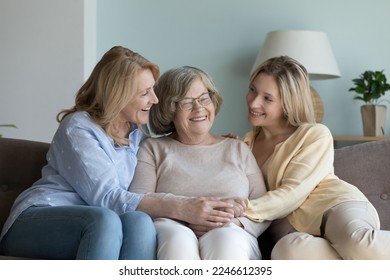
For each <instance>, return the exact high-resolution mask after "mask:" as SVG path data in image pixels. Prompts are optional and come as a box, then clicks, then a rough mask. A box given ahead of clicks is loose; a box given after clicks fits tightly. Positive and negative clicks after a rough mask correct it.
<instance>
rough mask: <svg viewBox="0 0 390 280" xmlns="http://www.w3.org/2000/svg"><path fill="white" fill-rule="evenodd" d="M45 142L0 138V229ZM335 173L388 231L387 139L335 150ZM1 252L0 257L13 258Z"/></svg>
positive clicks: (37, 170)
mask: <svg viewBox="0 0 390 280" xmlns="http://www.w3.org/2000/svg"><path fill="white" fill-rule="evenodd" d="M48 148H49V144H48V143H41V142H35V141H29V140H20V139H9V138H0V228H2V227H3V224H4V222H5V220H6V219H7V217H8V215H9V210H10V207H11V206H12V203H13V201H14V200H15V198H16V197H17V196H18V194H19V193H20V192H22V191H23V190H24V189H26V188H28V187H29V186H31V185H32V183H33V182H35V181H36V180H37V179H39V178H40V175H41V168H42V167H43V165H45V164H46V153H47V150H48ZM334 166H335V173H336V175H338V176H339V177H340V178H341V179H344V180H345V181H347V182H350V183H352V184H354V185H356V186H357V187H359V188H360V189H361V190H362V191H363V192H364V193H365V195H366V196H367V197H368V199H369V200H370V201H371V202H372V203H373V204H374V206H375V207H376V208H377V210H378V213H379V217H380V219H381V224H382V228H383V229H387V230H390V140H383V141H377V142H367V143H361V144H357V145H354V146H348V147H344V148H339V149H336V150H335V162H334ZM259 242H260V247H261V250H262V253H263V257H264V259H267V258H269V253H270V250H271V248H272V246H273V243H272V240H271V239H270V238H269V236H268V235H267V233H265V234H263V235H262V236H261V237H260V238H259ZM12 258H13V257H12V256H4V255H0V259H12Z"/></svg>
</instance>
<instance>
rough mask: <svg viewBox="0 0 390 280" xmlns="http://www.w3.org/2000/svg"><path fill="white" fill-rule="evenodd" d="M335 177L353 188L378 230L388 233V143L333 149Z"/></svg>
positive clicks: (389, 162)
mask: <svg viewBox="0 0 390 280" xmlns="http://www.w3.org/2000/svg"><path fill="white" fill-rule="evenodd" d="M334 168H335V174H336V175H337V176H338V177H339V178H341V179H343V180H345V181H347V182H348V183H351V184H353V185H355V186H357V187H358V188H359V189H360V190H361V191H362V192H363V193H364V194H365V195H366V196H367V198H368V199H369V200H370V202H371V203H372V204H373V205H374V206H375V208H376V209H377V211H378V214H379V218H380V220H381V228H382V229H386V230H390V215H389V214H390V140H383V141H376V142H365V143H361V144H358V145H353V146H347V147H343V148H339V149H335V159H334Z"/></svg>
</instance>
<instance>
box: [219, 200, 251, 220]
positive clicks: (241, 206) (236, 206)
mask: <svg viewBox="0 0 390 280" xmlns="http://www.w3.org/2000/svg"><path fill="white" fill-rule="evenodd" d="M222 201H225V202H229V203H230V204H232V205H233V208H229V209H223V210H224V211H229V212H231V211H233V212H231V213H233V214H234V217H235V218H237V217H241V216H242V215H243V214H244V211H245V209H246V204H245V201H244V200H242V199H241V198H225V199H222Z"/></svg>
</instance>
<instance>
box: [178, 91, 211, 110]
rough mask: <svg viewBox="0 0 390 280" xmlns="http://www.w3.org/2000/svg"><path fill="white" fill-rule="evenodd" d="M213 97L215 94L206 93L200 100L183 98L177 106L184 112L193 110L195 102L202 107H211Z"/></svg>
mask: <svg viewBox="0 0 390 280" xmlns="http://www.w3.org/2000/svg"><path fill="white" fill-rule="evenodd" d="M212 96H213V92H205V93H203V94H202V95H201V96H199V97H198V98H189V97H186V98H183V99H182V100H180V101H178V102H177V104H178V105H179V108H180V109H182V110H183V111H187V110H192V109H193V108H194V104H195V101H198V104H199V105H200V106H202V107H204V106H207V105H209V104H210V103H211V102H212V101H213V100H212V99H211V98H212Z"/></svg>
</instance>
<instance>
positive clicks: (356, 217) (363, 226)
mask: <svg viewBox="0 0 390 280" xmlns="http://www.w3.org/2000/svg"><path fill="white" fill-rule="evenodd" d="M284 221H287V219H285V220H284ZM277 229H279V230H280V231H281V232H282V234H283V232H284V233H287V234H285V235H284V236H283V237H280V236H279V237H280V239H279V241H278V242H277V243H276V245H275V247H274V249H273V251H272V254H271V259H279V260H283V259H284V260H286V259H297V260H310V259H311V260H337V259H346V260H352V259H360V260H369V259H373V260H380V259H385V260H390V231H386V230H380V222H379V217H378V214H377V212H376V210H375V208H374V207H373V206H372V204H371V203H369V202H358V201H353V202H343V203H340V204H338V205H336V206H334V207H332V208H331V209H329V210H328V211H326V212H325V213H324V216H323V221H322V225H321V232H322V234H321V236H313V235H311V234H308V233H305V232H296V231H295V232H294V230H293V229H292V227H291V226H286V223H285V222H284V223H283V222H281V223H280V224H279V225H277V226H276V227H275V228H273V230H274V232H276V230H277ZM281 232H279V234H280V233H281ZM277 238H278V237H277Z"/></svg>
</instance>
